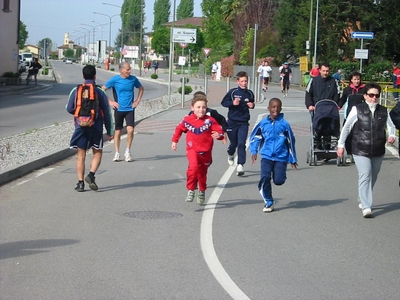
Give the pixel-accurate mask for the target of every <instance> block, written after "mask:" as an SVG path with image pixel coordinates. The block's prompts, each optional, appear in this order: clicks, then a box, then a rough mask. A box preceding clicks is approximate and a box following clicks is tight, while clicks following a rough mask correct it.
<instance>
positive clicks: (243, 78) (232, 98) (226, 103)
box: [221, 71, 254, 176]
mask: <svg viewBox="0 0 400 300" xmlns="http://www.w3.org/2000/svg"><path fill="white" fill-rule="evenodd" d="M236 77H237V83H238V87H237V88H233V89H230V90H229V91H228V93H226V95H225V97H224V98H223V99H222V101H221V105H222V106H223V107H227V108H228V121H227V123H228V125H227V128H226V133H227V134H228V137H229V146H228V151H227V152H228V163H229V165H231V166H232V165H233V164H234V160H233V156H234V154H235V152H236V149H237V153H238V159H237V168H236V174H237V175H238V176H243V175H244V168H243V165H244V164H245V163H246V140H247V134H248V132H249V120H250V111H249V110H250V109H253V108H254V94H253V92H252V91H251V90H249V89H248V88H247V83H248V75H247V73H246V72H243V71H241V72H239V73H237V75H236Z"/></svg>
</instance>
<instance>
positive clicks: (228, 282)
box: [200, 166, 250, 300]
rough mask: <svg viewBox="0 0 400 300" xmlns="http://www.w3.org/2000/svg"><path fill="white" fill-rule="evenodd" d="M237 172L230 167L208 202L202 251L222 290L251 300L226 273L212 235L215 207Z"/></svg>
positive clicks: (203, 228)
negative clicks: (230, 179)
mask: <svg viewBox="0 0 400 300" xmlns="http://www.w3.org/2000/svg"><path fill="white" fill-rule="evenodd" d="M233 172H235V167H233V166H231V167H229V168H228V169H227V170H226V172H225V174H224V175H223V176H222V178H221V179H220V181H219V182H218V184H217V187H216V188H215V189H214V191H213V193H212V194H211V196H210V198H209V200H208V202H207V209H205V210H204V211H203V216H202V219H201V226H200V244H201V250H202V252H203V256H204V259H205V261H206V263H207V265H208V267H209V268H210V271H211V273H212V274H213V275H214V277H215V279H217V281H218V282H219V284H220V285H221V286H222V288H223V289H224V290H225V291H226V292H227V293H228V294H229V295H230V296H231V297H232V298H233V299H240V300H242V299H243V300H250V298H249V297H247V296H246V294H244V293H243V291H242V290H241V289H240V288H239V287H238V286H237V285H236V283H235V282H234V281H233V280H232V279H231V277H230V276H229V275H228V273H227V272H226V271H225V269H224V267H223V266H222V264H221V262H220V261H219V259H218V256H217V254H216V252H215V248H214V243H213V235H212V223H213V218H214V211H215V207H216V205H217V203H218V200H219V197H220V196H221V194H222V191H223V190H224V187H225V185H226V184H227V183H228V181H229V178H230V177H231V176H232V174H233Z"/></svg>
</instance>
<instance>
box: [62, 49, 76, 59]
mask: <svg viewBox="0 0 400 300" xmlns="http://www.w3.org/2000/svg"><path fill="white" fill-rule="evenodd" d="M63 54H64V57H71V58H72V57H73V56H74V50H72V49H69V48H68V49H65V50H64V52H63Z"/></svg>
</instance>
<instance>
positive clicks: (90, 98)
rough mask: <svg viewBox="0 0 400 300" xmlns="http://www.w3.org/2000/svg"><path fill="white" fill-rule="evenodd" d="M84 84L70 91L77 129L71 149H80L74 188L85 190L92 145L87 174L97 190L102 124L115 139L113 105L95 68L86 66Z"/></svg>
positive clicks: (69, 103)
mask: <svg viewBox="0 0 400 300" xmlns="http://www.w3.org/2000/svg"><path fill="white" fill-rule="evenodd" d="M82 73H83V78H84V79H85V81H84V83H83V84H80V85H78V86H77V87H75V88H73V89H72V91H71V92H70V94H69V99H68V103H67V111H68V112H69V113H70V114H72V115H74V124H75V131H74V133H73V135H72V138H71V142H70V148H73V149H77V150H78V153H77V162H76V173H77V175H78V183H77V184H76V187H75V190H76V191H77V192H83V191H84V190H85V183H84V182H83V177H84V174H85V159H86V151H87V150H89V149H90V148H92V151H93V158H92V161H91V163H90V172H89V173H88V175H87V176H86V177H85V181H86V182H87V183H88V184H89V188H90V189H91V190H94V191H97V190H98V186H97V184H96V182H95V173H96V171H97V169H98V168H99V166H100V163H101V157H102V155H103V123H104V125H105V127H106V130H107V135H108V140H109V141H111V140H112V139H113V130H114V129H113V126H112V119H111V114H110V106H109V104H108V97H107V95H106V93H105V92H104V91H103V90H102V89H101V88H100V87H99V86H96V83H95V80H96V68H95V67H94V66H92V65H87V66H85V67H84V68H83V70H82Z"/></svg>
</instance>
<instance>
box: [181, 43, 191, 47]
mask: <svg viewBox="0 0 400 300" xmlns="http://www.w3.org/2000/svg"><path fill="white" fill-rule="evenodd" d="M179 46H180V47H181V48H186V47H187V46H189V44H187V43H179Z"/></svg>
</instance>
